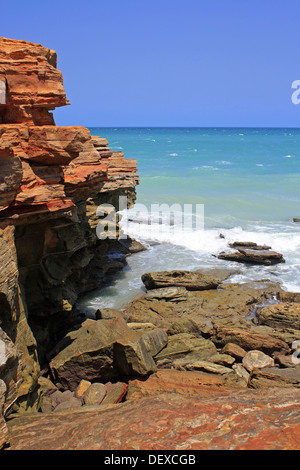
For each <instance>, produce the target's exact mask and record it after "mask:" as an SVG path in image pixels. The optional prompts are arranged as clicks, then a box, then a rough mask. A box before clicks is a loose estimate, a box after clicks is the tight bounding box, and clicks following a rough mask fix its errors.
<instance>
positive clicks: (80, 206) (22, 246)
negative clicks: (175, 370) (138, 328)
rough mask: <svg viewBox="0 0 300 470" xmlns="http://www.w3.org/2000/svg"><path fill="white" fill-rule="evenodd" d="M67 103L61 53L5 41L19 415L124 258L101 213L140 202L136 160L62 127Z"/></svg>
mask: <svg viewBox="0 0 300 470" xmlns="http://www.w3.org/2000/svg"><path fill="white" fill-rule="evenodd" d="M68 104H69V102H68V100H67V98H66V92H65V89H64V86H63V78H62V74H61V72H60V71H59V70H58V69H57V57H56V52H55V51H52V50H51V49H48V48H46V47H43V46H41V45H39V44H33V43H29V42H26V41H18V40H12V39H6V38H0V216H1V217H0V218H1V222H0V261H1V276H0V322H1V328H2V329H3V331H4V332H5V333H6V334H7V335H8V337H9V338H10V340H11V341H12V342H13V343H14V345H15V346H16V348H17V350H18V351H19V352H20V353H22V361H21V376H22V379H21V385H20V387H19V389H18V399H17V402H16V404H15V405H14V406H13V411H18V410H19V411H20V410H22V411H26V412H28V411H29V410H30V409H35V410H36V409H38V406H39V392H38V376H39V373H40V365H42V367H44V366H45V357H46V353H47V352H48V351H49V350H50V349H51V348H52V347H53V346H54V344H55V343H57V341H58V340H59V339H60V337H62V336H64V334H65V332H66V331H68V330H69V329H70V328H71V327H72V325H73V324H74V321H76V318H75V317H74V313H73V307H74V305H75V304H76V301H77V298H78V295H80V294H82V293H84V292H87V291H88V290H92V289H94V288H96V287H97V286H99V285H100V284H101V283H103V282H104V281H105V279H106V277H107V275H108V274H109V273H111V272H114V271H115V270H118V269H120V268H122V267H123V266H124V264H125V254H122V255H121V256H120V258H119V259H118V260H116V259H115V258H111V257H110V256H109V253H110V252H112V251H118V241H117V240H109V239H103V240H100V239H99V238H98V236H97V232H96V230H97V225H98V223H99V216H98V214H97V209H98V207H99V206H100V205H103V204H112V205H113V206H114V207H116V208H117V209H118V201H119V196H127V202H128V206H130V205H132V204H133V203H134V200H135V186H136V184H138V176H137V174H136V172H137V168H136V167H137V163H136V160H125V159H124V155H123V153H122V152H113V151H111V150H110V148H109V147H108V145H109V144H108V141H107V140H106V139H105V138H101V137H92V136H91V135H90V132H89V130H88V129H86V128H84V127H81V126H74V127H71V126H70V127H57V126H56V125H55V122H54V119H53V115H52V113H51V112H50V111H52V110H54V109H55V108H56V107H60V106H65V105H68ZM116 222H117V219H116ZM117 234H118V227H117V230H116V235H117ZM120 248H121V247H120ZM120 251H121V250H120ZM0 379H2V376H1V375H0ZM29 396H30V397H31V398H30V399H29V398H28V397H29Z"/></svg>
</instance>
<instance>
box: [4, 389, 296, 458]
mask: <svg viewBox="0 0 300 470" xmlns="http://www.w3.org/2000/svg"><path fill="white" fill-rule="evenodd" d="M299 399H300V390H295V389H289V388H288V389H277V390H276V389H270V390H268V391H266V390H263V391H260V390H237V391H235V393H232V390H231V391H230V392H229V391H228V390H227V391H224V390H223V391H220V390H218V388H217V387H215V388H210V389H209V390H203V391H201V390H200V391H199V394H198V396H197V398H186V397H183V396H180V395H177V394H162V395H160V396H153V397H150V398H149V397H148V398H143V399H141V400H136V401H131V402H125V403H122V404H119V405H114V406H113V407H111V408H109V409H106V410H102V411H101V410H97V408H96V407H93V409H89V410H86V411H85V410H83V409H82V410H80V411H73V412H67V411H65V412H62V413H60V414H57V415H55V414H51V415H42V414H37V415H34V416H23V417H20V418H17V419H14V420H12V421H10V422H9V423H8V427H9V440H10V446H11V447H10V448H11V450H164V449H165V450H180V451H182V450H229V449H230V450H298V449H299V448H300V419H299V418H300V410H299Z"/></svg>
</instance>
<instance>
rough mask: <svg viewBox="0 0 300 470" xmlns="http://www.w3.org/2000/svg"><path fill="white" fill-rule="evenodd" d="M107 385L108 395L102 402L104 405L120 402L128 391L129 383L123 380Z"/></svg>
mask: <svg viewBox="0 0 300 470" xmlns="http://www.w3.org/2000/svg"><path fill="white" fill-rule="evenodd" d="M105 386H106V396H105V398H104V400H103V402H102V406H106V405H115V404H117V403H120V402H121V401H122V400H123V398H124V397H125V395H126V393H127V391H128V385H127V384H126V383H123V382H117V383H115V384H112V383H108V384H105Z"/></svg>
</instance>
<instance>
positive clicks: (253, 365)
mask: <svg viewBox="0 0 300 470" xmlns="http://www.w3.org/2000/svg"><path fill="white" fill-rule="evenodd" d="M274 365H275V363H274V359H272V358H271V357H270V356H267V355H266V354H264V353H263V352H261V351H249V352H247V354H246V355H245V357H244V358H243V366H244V368H245V369H247V370H248V372H252V371H253V370H254V369H263V368H264V367H273V366H274Z"/></svg>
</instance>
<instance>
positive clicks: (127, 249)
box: [119, 237, 147, 254]
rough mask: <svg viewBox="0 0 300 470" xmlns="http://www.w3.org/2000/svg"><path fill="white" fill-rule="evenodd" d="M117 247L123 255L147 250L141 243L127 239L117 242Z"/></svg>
mask: <svg viewBox="0 0 300 470" xmlns="http://www.w3.org/2000/svg"><path fill="white" fill-rule="evenodd" d="M119 245H120V246H121V248H122V249H123V251H124V253H125V254H133V253H139V252H140V251H145V250H147V248H146V247H145V246H144V245H143V244H142V243H140V242H138V241H137V240H134V239H133V238H129V237H128V238H126V239H124V240H119Z"/></svg>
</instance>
